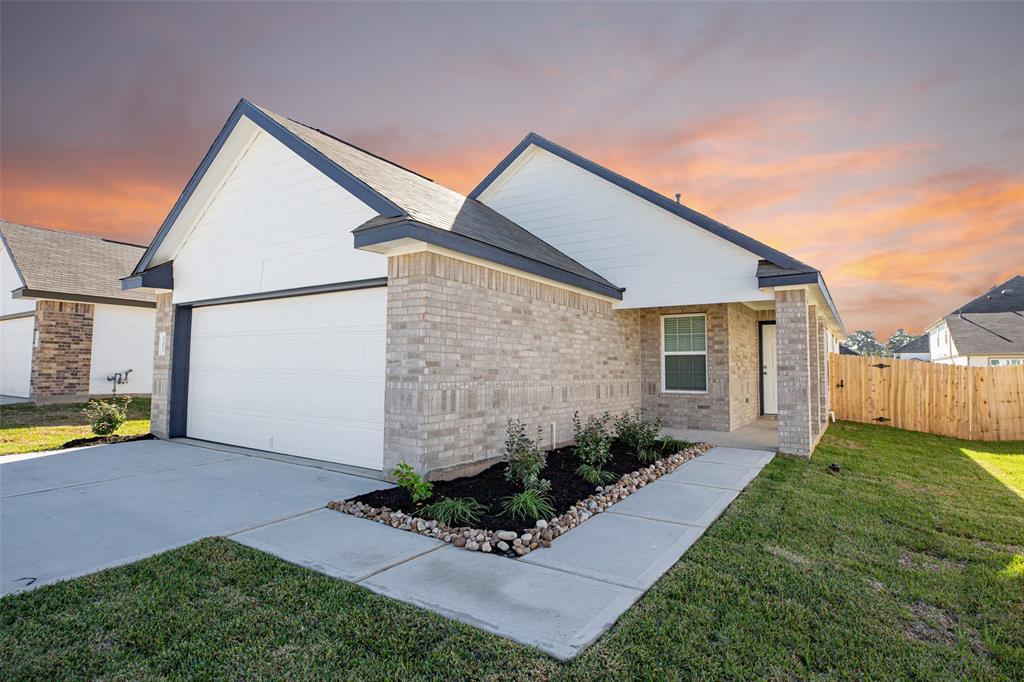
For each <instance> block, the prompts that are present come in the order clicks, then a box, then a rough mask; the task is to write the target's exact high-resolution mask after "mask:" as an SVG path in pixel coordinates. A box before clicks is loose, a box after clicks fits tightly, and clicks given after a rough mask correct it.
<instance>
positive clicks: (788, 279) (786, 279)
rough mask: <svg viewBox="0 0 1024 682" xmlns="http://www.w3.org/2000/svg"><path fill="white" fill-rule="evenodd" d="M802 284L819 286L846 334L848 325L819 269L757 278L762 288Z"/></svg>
mask: <svg viewBox="0 0 1024 682" xmlns="http://www.w3.org/2000/svg"><path fill="white" fill-rule="evenodd" d="M801 284H813V285H815V286H817V287H818V290H819V291H821V295H822V297H823V298H824V299H825V303H826V304H827V305H828V308H829V310H830V311H832V317H833V318H834V319H835V321H836V325H838V327H839V330H840V331H841V332H842V333H843V336H846V335H847V332H846V325H845V324H843V318H842V317H840V316H839V310H837V309H836V304H835V302H834V301H833V300H832V294H831V293H829V290H828V286H827V285H826V284H825V278H824V277H822V276H821V273H820V272H818V271H817V270H812V271H810V272H799V273H795V274H790V275H774V276H768V277H758V278H757V286H758V288H760V289H768V288H771V287H783V286H798V285H801Z"/></svg>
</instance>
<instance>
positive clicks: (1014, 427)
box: [828, 354, 1024, 440]
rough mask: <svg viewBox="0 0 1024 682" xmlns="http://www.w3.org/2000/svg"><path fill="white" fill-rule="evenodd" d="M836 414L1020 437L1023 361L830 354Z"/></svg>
mask: <svg viewBox="0 0 1024 682" xmlns="http://www.w3.org/2000/svg"><path fill="white" fill-rule="evenodd" d="M828 362H829V381H830V383H831V385H832V387H831V390H830V396H831V397H830V401H831V404H832V411H833V412H835V415H836V419H847V420H849V421H855V422H865V423H868V424H886V425H888V426H895V427H897V428H900V429H909V430H911V431H925V432H927V433H935V434H938V435H941V436H954V437H957V438H965V439H968V440H1024V366H1016V367H960V366H957V365H938V364H932V363H930V362H918V361H914V360H894V359H892V358H877V357H875V358H873V357H863V356H858V355H836V354H831V355H829V361H828Z"/></svg>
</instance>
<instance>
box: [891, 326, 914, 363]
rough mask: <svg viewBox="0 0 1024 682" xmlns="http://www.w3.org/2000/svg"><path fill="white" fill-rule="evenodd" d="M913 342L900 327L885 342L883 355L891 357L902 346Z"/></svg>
mask: <svg viewBox="0 0 1024 682" xmlns="http://www.w3.org/2000/svg"><path fill="white" fill-rule="evenodd" d="M913 340H914V337H913V336H912V335H910V334H908V333H907V331H906V330H905V329H904V328H903V327H900V328H899V329H897V330H896V331H894V332H893V333H892V334H890V335H889V338H888V339H886V341H885V354H886V355H889V356H891V355H892V354H893V353H895V352H896V350H897V349H899V347H900V346H904V345H906V344H908V343H910V342H911V341H913Z"/></svg>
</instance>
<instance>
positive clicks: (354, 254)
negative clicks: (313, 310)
mask: <svg viewBox="0 0 1024 682" xmlns="http://www.w3.org/2000/svg"><path fill="white" fill-rule="evenodd" d="M375 215H377V213H376V212H375V211H373V210H372V209H370V208H369V207H367V206H366V204H364V203H362V202H361V201H359V200H358V199H356V198H355V197H354V196H353V195H351V194H350V193H349V192H347V191H346V190H345V189H343V188H342V187H340V186H339V185H338V184H337V183H335V182H334V181H333V180H330V179H329V178H327V177H326V176H325V175H323V174H322V173H321V172H320V171H318V170H316V169H315V168H313V167H312V166H311V165H309V164H308V163H307V162H306V161H304V160H303V159H302V158H300V157H299V156H298V155H297V154H295V153H294V152H292V151H291V150H290V149H288V148H287V147H285V146H284V145H283V144H281V143H280V142H278V141H277V140H275V139H274V138H273V137H271V136H270V135H268V134H267V133H265V132H263V131H260V132H259V134H257V135H256V136H255V138H254V139H253V141H252V143H251V144H250V145H249V147H248V149H246V150H245V152H244V153H243V154H242V155H241V158H240V160H239V161H238V163H237V164H236V165H235V167H234V168H233V169H232V170H231V171H230V173H229V174H228V176H227V177H226V179H225V180H224V182H223V184H222V185H221V186H220V187H219V188H218V189H217V191H216V193H215V195H214V196H213V198H212V200H211V201H210V204H209V206H208V207H207V208H206V210H205V211H204V212H203V214H202V215H201V217H200V218H199V220H198V222H197V223H196V226H195V228H194V229H193V230H192V232H191V234H190V235H189V236H188V237H187V238H186V239H185V241H184V243H183V245H182V246H181V248H180V249H179V251H178V253H177V254H176V255H175V256H174V302H175V303H182V302H188V301H199V300H204V299H210V298H221V297H225V296H236V295H240V294H249V293H257V292H268V291H279V290H282V289H294V288H297V287H306V286H315V285H320V284H332V283H335V282H347V281H351V280H359V279H369V278H373V277H384V276H385V275H387V259H386V258H385V257H384V256H382V255H380V254H376V253H371V252H368V251H359V250H356V249H355V248H354V247H353V245H352V244H353V241H352V234H351V232H352V230H353V229H354V228H356V227H358V226H359V225H361V224H362V223H364V222H366V221H367V220H369V219H370V218H373V217H374V216H375Z"/></svg>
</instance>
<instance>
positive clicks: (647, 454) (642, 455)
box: [636, 449, 661, 464]
mask: <svg viewBox="0 0 1024 682" xmlns="http://www.w3.org/2000/svg"><path fill="white" fill-rule="evenodd" d="M636 458H637V459H639V460H640V461H641V462H644V463H645V464H650V463H651V462H654V461H656V460H659V459H661V453H660V452H658V451H657V450H654V449H647V450H637V451H636Z"/></svg>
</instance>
